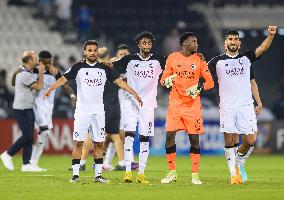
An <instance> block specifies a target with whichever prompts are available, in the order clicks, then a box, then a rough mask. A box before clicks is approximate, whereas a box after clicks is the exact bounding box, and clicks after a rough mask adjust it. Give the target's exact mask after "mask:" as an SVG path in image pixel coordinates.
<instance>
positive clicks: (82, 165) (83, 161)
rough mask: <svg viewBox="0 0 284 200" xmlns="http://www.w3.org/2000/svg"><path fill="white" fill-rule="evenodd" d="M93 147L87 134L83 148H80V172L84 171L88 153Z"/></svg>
mask: <svg viewBox="0 0 284 200" xmlns="http://www.w3.org/2000/svg"><path fill="white" fill-rule="evenodd" d="M92 145H93V141H92V140H91V138H90V134H89V133H88V134H87V137H86V139H85V141H84V144H83V148H82V156H81V160H80V170H81V171H85V170H86V162H87V157H88V154H89V151H90V149H91V147H92Z"/></svg>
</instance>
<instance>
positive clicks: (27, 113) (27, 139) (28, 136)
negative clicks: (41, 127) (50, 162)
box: [7, 109, 35, 164]
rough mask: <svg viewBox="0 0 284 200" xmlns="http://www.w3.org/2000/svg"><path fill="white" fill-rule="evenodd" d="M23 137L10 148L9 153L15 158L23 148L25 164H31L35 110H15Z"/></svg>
mask: <svg viewBox="0 0 284 200" xmlns="http://www.w3.org/2000/svg"><path fill="white" fill-rule="evenodd" d="M14 112H15V115H16V118H17V121H18V124H19V127H20V129H21V131H22V136H21V137H20V138H19V139H18V140H17V141H16V142H15V143H14V144H13V145H12V146H11V147H10V148H9V150H8V151H7V153H8V154H9V155H10V156H14V155H15V154H16V153H17V152H18V151H20V150H21V149H22V148H23V164H29V163H30V159H31V155H32V145H33V142H34V123H35V115H34V111H33V109H24V110H18V109H14Z"/></svg>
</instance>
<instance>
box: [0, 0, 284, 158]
mask: <svg viewBox="0 0 284 200" xmlns="http://www.w3.org/2000/svg"><path fill="white" fill-rule="evenodd" d="M269 24H275V25H277V26H278V33H277V36H276V37H275V40H274V41H273V44H272V46H271V48H270V50H269V52H268V53H266V54H265V55H264V56H262V59H260V60H259V61H257V62H256V63H255V73H256V80H257V83H258V85H259V89H260V94H261V98H262V101H263V105H264V106H265V108H264V110H263V112H262V114H261V115H260V116H259V136H258V139H257V144H256V148H255V153H260V154H261V153H262V154H268V153H278V154H283V153H284V121H283V119H284V69H283V63H284V57H283V52H284V1H281V0H239V1H234V0H203V1H198V0H176V1H174V3H173V1H172V0H143V1H142V0H119V1H115V0H109V1H105V0H73V1H72V0H37V1H36V0H1V1H0V69H1V74H0V75H1V76H0V118H1V119H0V137H1V140H0V153H1V152H3V151H4V150H5V149H6V148H7V147H8V146H9V145H10V144H11V143H12V142H13V141H15V140H16V138H17V137H18V136H19V134H20V133H19V128H18V125H17V123H16V121H15V119H14V116H13V111H12V102H13V88H12V86H11V83H10V79H11V75H12V73H13V71H14V70H15V69H16V68H17V66H19V65H20V64H21V63H20V56H21V53H22V51H23V50H27V49H31V50H35V51H36V52H39V51H40V50H49V51H50V52H51V53H52V54H53V55H54V56H55V64H56V65H57V66H58V67H59V68H60V70H61V72H64V71H65V70H66V69H67V68H68V67H69V66H70V65H72V63H74V62H76V61H78V60H79V59H80V58H81V52H82V49H81V45H82V42H83V41H84V40H86V39H96V40H98V41H99V42H100V45H101V46H106V47H108V48H109V49H110V52H111V54H112V55H113V54H114V53H115V48H116V46H117V45H118V44H121V43H125V44H127V45H129V46H130V48H131V51H132V53H136V52H137V47H136V44H135V42H134V37H135V35H136V34H137V33H139V32H141V31H143V30H148V31H151V32H152V33H153V34H154V35H155V37H156V41H155V43H154V52H156V53H160V54H164V55H168V54H169V53H170V52H172V51H174V50H178V44H177V40H178V34H179V33H181V32H183V31H193V32H195V33H196V34H197V36H198V40H199V49H200V52H202V53H203V54H204V55H205V57H206V60H207V61H209V59H211V58H212V57H214V56H216V55H218V54H220V53H222V52H223V35H224V32H225V31H226V30H227V29H230V28H235V29H237V30H240V34H241V37H242V49H252V48H256V47H257V46H258V45H259V44H260V43H261V42H262V40H263V39H264V38H265V36H266V34H267V32H266V29H267V26H268V25H269ZM167 97H168V93H167V91H166V90H164V89H163V88H159V92H158V104H159V108H158V109H157V111H156V121H155V134H156V135H155V137H154V138H153V139H152V140H151V154H152V155H164V140H165V137H164V133H165V131H164V123H165V113H166V109H167ZM217 97H218V94H217V88H215V89H214V90H212V91H210V92H206V93H203V94H202V104H203V112H204V113H203V116H204V119H205V127H206V134H205V135H203V136H202V139H201V146H202V147H201V148H202V154H208V155H222V154H223V145H224V143H223V135H222V134H221V133H219V131H218V130H219V113H218V100H217V99H218V98H217ZM72 118H73V110H72V108H71V106H70V99H69V97H68V96H67V95H66V94H65V93H64V92H63V91H62V90H61V89H59V90H57V92H56V101H55V108H54V129H53V134H52V135H51V137H50V139H49V142H48V144H47V145H46V147H45V153H46V154H63V153H64V154H68V153H70V151H71V149H72V146H73V144H72V129H73V122H72ZM136 141H137V140H136ZM188 146H189V144H188V139H187V136H186V134H184V133H181V134H179V136H178V138H177V151H178V154H180V155H188V149H189V148H188ZM135 148H136V152H137V150H138V143H136V145H135Z"/></svg>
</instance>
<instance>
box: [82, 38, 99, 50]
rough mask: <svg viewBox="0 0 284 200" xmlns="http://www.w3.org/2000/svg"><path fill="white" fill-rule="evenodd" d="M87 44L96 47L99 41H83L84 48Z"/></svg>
mask: <svg viewBox="0 0 284 200" xmlns="http://www.w3.org/2000/svg"><path fill="white" fill-rule="evenodd" d="M88 45H96V46H97V47H98V46H99V43H98V41H96V40H87V41H86V42H85V43H84V50H86V48H87V46H88Z"/></svg>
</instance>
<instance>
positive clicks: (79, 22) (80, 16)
mask: <svg viewBox="0 0 284 200" xmlns="http://www.w3.org/2000/svg"><path fill="white" fill-rule="evenodd" d="M75 20H76V26H77V31H78V33H77V36H78V41H79V42H80V43H83V42H84V41H86V40H88V39H90V37H91V35H92V33H91V30H92V23H93V21H94V18H93V13H92V10H91V9H89V8H88V7H87V5H86V4H82V5H81V6H80V8H79V9H78V10H77V12H76V15H75Z"/></svg>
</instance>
